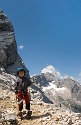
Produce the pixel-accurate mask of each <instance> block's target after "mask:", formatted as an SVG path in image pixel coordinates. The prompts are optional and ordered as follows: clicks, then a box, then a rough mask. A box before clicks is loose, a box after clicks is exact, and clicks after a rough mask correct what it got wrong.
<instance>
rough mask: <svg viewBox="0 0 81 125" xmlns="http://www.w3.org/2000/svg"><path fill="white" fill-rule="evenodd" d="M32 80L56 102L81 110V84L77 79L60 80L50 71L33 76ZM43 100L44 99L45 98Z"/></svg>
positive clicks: (76, 110)
mask: <svg viewBox="0 0 81 125" xmlns="http://www.w3.org/2000/svg"><path fill="white" fill-rule="evenodd" d="M32 80H33V81H34V82H35V83H36V85H37V86H39V87H38V88H39V89H40V90H41V91H40V93H41V94H42V93H43V92H44V95H45V96H46V97H47V98H48V99H49V100H50V101H52V102H53V103H54V104H55V103H57V104H58V105H60V104H61V105H63V106H66V107H68V108H70V109H72V110H73V111H75V112H81V85H80V84H79V83H78V82H77V81H75V80H73V79H71V78H66V79H62V80H58V79H57V78H56V77H55V76H54V75H52V74H50V73H46V74H44V73H43V74H40V75H36V76H33V77H32ZM36 85H35V86H36ZM34 88H35V87H34ZM42 95H43V94H42ZM42 100H43V101H44V98H43V99H42Z"/></svg>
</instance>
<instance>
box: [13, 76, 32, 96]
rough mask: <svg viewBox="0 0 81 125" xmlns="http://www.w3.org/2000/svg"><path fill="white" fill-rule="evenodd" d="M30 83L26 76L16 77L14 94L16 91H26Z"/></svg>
mask: <svg viewBox="0 0 81 125" xmlns="http://www.w3.org/2000/svg"><path fill="white" fill-rule="evenodd" d="M30 85H31V81H30V80H29V79H28V78H27V77H18V78H17V81H16V83H15V85H14V91H15V94H17V93H18V91H27V90H28V87H29V86H30Z"/></svg>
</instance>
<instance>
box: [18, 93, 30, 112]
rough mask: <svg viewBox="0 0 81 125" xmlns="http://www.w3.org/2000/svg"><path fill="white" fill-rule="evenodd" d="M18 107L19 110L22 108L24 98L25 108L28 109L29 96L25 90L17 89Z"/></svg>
mask: <svg viewBox="0 0 81 125" xmlns="http://www.w3.org/2000/svg"><path fill="white" fill-rule="evenodd" d="M17 96H18V108H19V111H21V110H22V109H23V100H25V103H26V109H27V110H30V97H29V93H28V92H27V91H23V92H22V91H19V92H18V94H17Z"/></svg>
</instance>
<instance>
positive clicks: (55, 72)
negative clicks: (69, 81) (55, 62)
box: [41, 65, 68, 79]
mask: <svg viewBox="0 0 81 125" xmlns="http://www.w3.org/2000/svg"><path fill="white" fill-rule="evenodd" d="M47 72H48V73H51V74H53V75H54V76H55V77H56V78H58V79H63V78H67V77H68V76H67V75H64V76H61V74H60V72H59V71H58V70H56V69H55V68H54V67H53V66H52V65H47V66H46V68H44V69H43V70H42V71H41V73H45V74H46V73H47Z"/></svg>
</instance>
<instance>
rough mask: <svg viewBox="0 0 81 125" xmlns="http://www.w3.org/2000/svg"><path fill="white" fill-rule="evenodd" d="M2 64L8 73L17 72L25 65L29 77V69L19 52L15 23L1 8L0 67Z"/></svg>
mask: <svg viewBox="0 0 81 125" xmlns="http://www.w3.org/2000/svg"><path fill="white" fill-rule="evenodd" d="M1 66H3V67H4V69H5V71H6V72H7V73H12V74H15V73H16V71H17V69H18V68H19V67H24V68H25V70H26V73H27V75H28V77H29V71H28V69H27V68H26V67H25V65H24V63H23V61H22V59H21V57H20V56H19V54H18V52H17V43H16V40H15V34H14V28H13V25H12V24H11V21H10V20H9V19H8V17H7V15H5V14H4V13H3V11H2V10H0V67H1Z"/></svg>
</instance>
